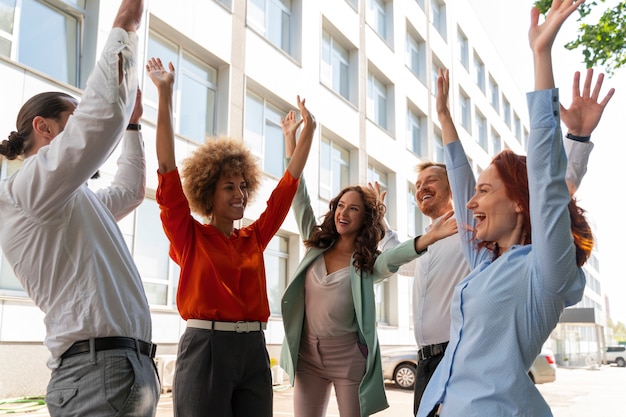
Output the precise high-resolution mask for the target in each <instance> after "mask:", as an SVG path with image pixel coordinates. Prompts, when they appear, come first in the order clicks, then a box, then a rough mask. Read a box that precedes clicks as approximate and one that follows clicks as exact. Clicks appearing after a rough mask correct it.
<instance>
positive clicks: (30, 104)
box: [0, 91, 75, 159]
mask: <svg viewBox="0 0 626 417" xmlns="http://www.w3.org/2000/svg"><path fill="white" fill-rule="evenodd" d="M68 99H70V100H75V98H74V97H72V96H70V95H69V94H66V93H62V92H60V91H48V92H45V93H39V94H37V95H34V96H33V97H31V98H30V99H29V100H28V101H27V102H26V103H24V105H23V106H22V108H21V109H20V111H19V113H18V114H17V121H16V123H15V125H16V127H17V131H13V132H11V133H9V137H8V139H5V140H3V141H2V143H0V154H2V155H4V156H6V157H7V159H15V158H17V157H18V156H20V155H23V154H25V153H28V151H30V148H31V146H32V141H31V134H32V133H33V119H34V118H35V117H37V116H41V117H44V118H47V119H53V120H59V118H60V117H61V114H62V113H63V112H65V111H67V110H68V109H69V108H70V107H69V104H68Z"/></svg>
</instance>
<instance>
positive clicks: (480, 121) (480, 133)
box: [476, 112, 489, 152]
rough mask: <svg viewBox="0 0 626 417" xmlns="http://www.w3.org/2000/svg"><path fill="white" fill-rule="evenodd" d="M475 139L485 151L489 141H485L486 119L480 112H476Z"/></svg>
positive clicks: (487, 149) (487, 148)
mask: <svg viewBox="0 0 626 417" xmlns="http://www.w3.org/2000/svg"><path fill="white" fill-rule="evenodd" d="M476 141H477V142H478V144H479V145H480V147H481V148H483V149H484V150H485V152H488V151H489V143H488V141H487V119H485V117H484V116H483V115H482V114H480V113H478V112H477V113H476Z"/></svg>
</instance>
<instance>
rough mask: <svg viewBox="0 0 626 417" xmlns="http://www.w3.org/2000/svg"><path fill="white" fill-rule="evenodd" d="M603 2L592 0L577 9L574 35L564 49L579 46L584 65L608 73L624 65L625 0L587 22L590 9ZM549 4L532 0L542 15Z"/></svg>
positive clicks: (549, 2)
mask: <svg viewBox="0 0 626 417" xmlns="http://www.w3.org/2000/svg"><path fill="white" fill-rule="evenodd" d="M604 3H606V0H591V1H587V2H585V3H584V4H582V5H581V6H580V7H579V8H578V13H579V16H578V19H577V21H578V23H579V27H578V34H577V38H576V39H574V40H572V41H569V42H567V43H566V44H565V48H567V49H569V50H574V49H577V48H582V54H583V60H584V63H585V65H586V66H587V68H591V67H595V66H602V67H604V71H605V72H606V73H607V75H609V76H611V75H613V73H614V72H615V70H617V69H618V68H620V67H622V66H624V65H625V64H626V0H622V1H619V2H618V3H617V5H616V6H615V7H609V8H607V9H606V10H604V12H603V13H602V15H601V16H600V18H599V19H598V21H597V23H595V24H593V23H588V22H586V20H588V19H587V18H588V17H589V15H590V14H591V12H592V11H595V10H596V9H597V8H599V7H601V4H602V5H604ZM551 4H552V0H536V1H535V6H537V8H538V9H539V10H540V11H541V13H542V14H546V13H547V12H548V10H549V9H550V5H551Z"/></svg>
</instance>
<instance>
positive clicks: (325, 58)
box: [320, 30, 352, 101]
mask: <svg viewBox="0 0 626 417" xmlns="http://www.w3.org/2000/svg"><path fill="white" fill-rule="evenodd" d="M321 52H322V59H321V66H320V67H321V68H320V70H321V74H320V78H321V80H322V83H324V84H325V85H327V86H328V87H329V88H330V89H331V90H333V91H334V92H335V93H337V94H339V95H340V96H342V97H343V98H345V99H346V100H348V101H351V98H352V97H351V96H352V94H351V90H352V88H351V85H350V80H351V79H352V77H351V76H350V73H351V66H350V50H349V49H348V48H346V47H345V46H344V44H343V43H342V42H340V41H339V40H338V39H337V38H336V37H334V36H333V35H332V34H331V33H330V32H329V31H327V30H324V31H323V32H322V51H321Z"/></svg>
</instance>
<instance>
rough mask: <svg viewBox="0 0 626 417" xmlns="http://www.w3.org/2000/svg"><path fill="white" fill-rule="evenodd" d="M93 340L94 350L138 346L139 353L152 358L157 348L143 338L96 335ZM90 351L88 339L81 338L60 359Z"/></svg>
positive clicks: (133, 347)
mask: <svg viewBox="0 0 626 417" xmlns="http://www.w3.org/2000/svg"><path fill="white" fill-rule="evenodd" d="M94 341H95V350H96V352H99V351H101V350H112V349H127V350H135V351H136V350H137V347H139V353H141V354H142V355H146V356H148V357H150V358H154V355H155V353H156V348H157V345H155V344H154V343H148V342H144V341H143V340H135V339H133V338H131V337H98V338H96V339H94ZM90 351H91V348H90V347H89V340H81V341H80V342H76V343H74V344H73V345H72V346H70V348H69V349H68V350H66V351H65V353H63V354H62V355H61V359H67V358H69V357H72V356H75V355H81V354H83V353H89V352H90Z"/></svg>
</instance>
